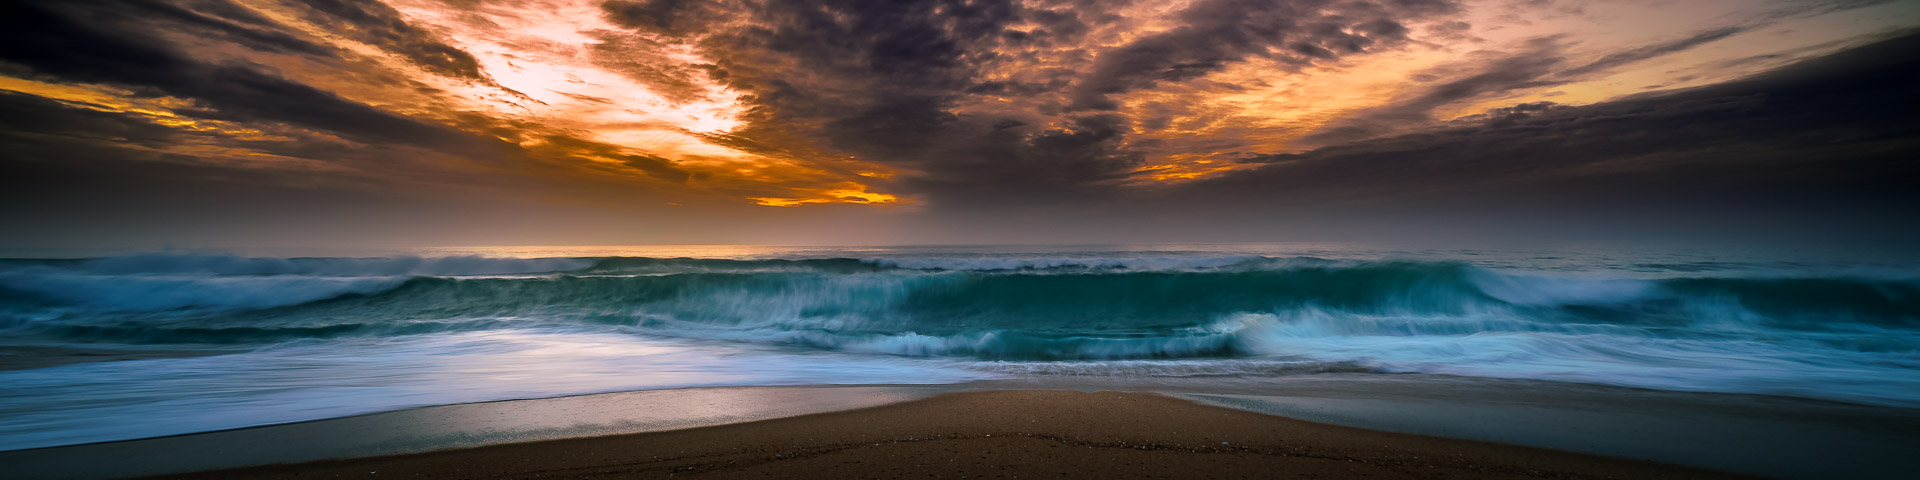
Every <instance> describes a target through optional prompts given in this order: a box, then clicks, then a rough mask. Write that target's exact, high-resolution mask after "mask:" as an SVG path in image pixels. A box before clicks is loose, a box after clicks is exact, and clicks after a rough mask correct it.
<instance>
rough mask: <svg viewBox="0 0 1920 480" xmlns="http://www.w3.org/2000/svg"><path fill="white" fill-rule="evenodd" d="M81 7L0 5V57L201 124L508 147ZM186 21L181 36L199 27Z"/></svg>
mask: <svg viewBox="0 0 1920 480" xmlns="http://www.w3.org/2000/svg"><path fill="white" fill-rule="evenodd" d="M88 6H89V5H86V2H72V3H60V4H57V5H41V4H32V3H9V4H8V5H7V6H5V7H0V17H4V18H6V19H7V20H5V21H6V22H7V23H6V24H3V25H0V60H4V61H6V62H11V63H14V64H17V65H20V66H23V67H25V68H26V69H27V71H28V72H29V75H34V76H43V77H52V78H57V79H59V80H63V81H70V82H81V83H93V84H107V85H114V86H118V87H122V88H126V89H129V90H132V91H134V92H137V93H143V94H149V95H169V96H174V97H180V98H186V99H192V100H195V101H199V102H204V105H205V107H206V110H204V111H202V112H199V113H201V116H203V117H205V118H211V119H217V120H228V121H239V122H286V123H291V124H296V125H301V126H304V127H309V128H314V129H317V130H322V131H327V132H334V133H337V134H339V135H340V136H342V137H346V138H349V139H353V140H357V141H361V142H365V143H377V144H389V143H399V144H412V145H420V146H423V147H430V148H435V149H442V150H447V151H452V152H457V153H463V154H468V155H472V156H475V157H482V158H485V157H496V156H498V155H499V152H500V151H501V150H502V149H503V148H504V147H505V146H504V145H501V144H499V143H498V142H490V141H487V140H484V139H480V138H476V137H473V136H470V135H466V134H463V133H460V132H458V131H455V130H452V129H449V128H445V127H442V126H439V125H433V124H429V123H425V122H421V121H418V120H414V119H411V118H408V117H404V116H400V115H395V114H392V113H388V112H386V111H382V110H380V109H377V108H373V107H371V106H368V105H365V104H362V103H358V102H354V101H350V100H346V99H343V98H341V97H340V96H338V95H336V94H334V93H332V92H328V91H325V90H321V89H318V88H314V87H312V86H309V85H306V84H302V83H299V82H295V81H291V80H288V79H286V78H282V77H279V76H276V75H273V74H271V73H267V72H263V71H261V70H260V69H259V68H258V67H256V66H252V65H245V64H238V63H210V62H206V61H202V60H199V59H195V58H192V57H190V56H188V55H187V54H185V53H184V52H182V51H180V50H179V49H178V48H177V47H175V46H174V45H173V42H169V41H167V40H165V37H164V36H162V35H163V34H164V33H167V32H174V31H180V27H181V25H180V24H179V23H178V21H177V18H175V17H146V16H142V15H139V14H138V12H132V11H125V10H119V9H106V8H84V7H88ZM198 25H199V22H197V21H196V22H191V24H190V25H188V26H189V27H191V28H189V29H187V31H196V30H197V29H198Z"/></svg>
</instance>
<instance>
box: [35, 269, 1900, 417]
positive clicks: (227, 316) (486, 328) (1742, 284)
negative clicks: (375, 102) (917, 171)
mask: <svg viewBox="0 0 1920 480" xmlns="http://www.w3.org/2000/svg"><path fill="white" fill-rule="evenodd" d="M323 253H326V254H323V255H315V254H314V251H299V252H290V251H276V250H274V249H251V250H245V249H237V250H219V251H213V250H169V251H160V252H147V253H124V252H123V253H114V254H108V255H96V256H56V257H57V258H49V257H48V256H45V255H40V256H34V255H15V256H18V257H24V258H12V259H4V260H0V360H10V361H13V362H14V363H13V364H12V365H13V366H12V367H10V368H11V369H8V370H0V450H17V449H27V448H38V447H50V446H59V445H72V444H83V443H94V442H105V441H116V440H127V439H135V438H147V437H157V436H166V435H178V434H186V433H194V432H205V431H213V430H223V429H233V428H240V427H248V426H257V425H268V424H278V423H288V422H299V421H306V420H316V419H325V418H335V417H344V416H351V415H359V414H366V413H373V412H382V411H391V410H398V409H406V408H412V407H421V406H432V405H447V404H458V403H470V402H485V401H496V400H509V399H527V398H545V397H558V396H569V395H580V394H589V393H601V392H618V391H634V390H657V389H675V388H688V387H711V386H764V385H857V384H873V385H901V384H958V383H966V382H976V381H992V380H1009V379H1024V380H1032V381H1040V382H1044V381H1046V380H1047V379H1100V380H1102V381H1106V382H1122V383H1124V382H1129V381H1138V382H1153V381H1158V380H1165V379H1180V380H1181V381H1186V382H1194V381H1201V382H1204V381H1221V382H1286V381H1289V379H1297V378H1306V377H1309V376H1314V375H1322V374H1344V375H1349V376H1353V375H1362V376H1365V375H1379V376H1382V377H1383V378H1384V377H1388V376H1393V375H1404V374H1436V375H1448V376H1461V377H1484V378H1491V379H1525V380H1543V381H1553V382H1572V383H1581V384H1598V385H1610V386H1621V387H1634V388H1641V389H1652V390H1672V391H1687V392H1721V393H1737V394H1755V395H1770V396H1786V397H1800V398H1807V399H1817V400H1825V401H1833V402H1845V403H1855V404H1864V405H1873V406H1891V407H1907V408H1913V407H1920V258H1916V255H1913V254H1912V252H1907V253H1904V254H1903V253H1899V252H1893V253H1889V252H1887V251H1848V250H1835V249H1829V250H1821V249H1803V250H1783V249H1774V250H1740V249H1728V248H1695V249H1684V248H1614V247H1604V248H1603V247H1592V246H1587V247H1564V248H1550V249H1543V248H1526V249H1504V250H1496V249H1486V250H1480V249H1457V248H1454V249H1412V248H1394V247H1386V246H1377V245H1362V244H1307V243H1293V244H1234V245H1095V246H1086V245H1077V246H913V247H845V248H838V247H836V248H829V247H765V246H593V247H475V248H421V249H366V250H356V251H351V252H344V253H340V252H323ZM6 357H12V358H11V359H8V358H6ZM97 360H114V361H97Z"/></svg>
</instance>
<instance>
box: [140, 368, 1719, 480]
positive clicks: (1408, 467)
mask: <svg viewBox="0 0 1920 480" xmlns="http://www.w3.org/2000/svg"><path fill="white" fill-rule="evenodd" d="M667 476H676V477H679V476H693V477H700V478H902V477H914V478H962V477H964V478H984V477H1001V478H1010V477H1029V478H1099V477H1109V478H1110V477H1120V478H1149V477H1151V478H1219V477H1237V478H1244V477H1262V478H1274V477H1278V478H1411V477H1420V478H1715V477H1733V476H1734V475H1731V474H1723V473H1717V472H1709V471H1704V470H1697V469H1691V468H1686V467H1678V466H1670V465H1663V464H1656V463H1649V462H1641V461H1634V460H1625V459H1616V458H1609V457H1600V456H1593V455H1584V454H1577V453H1567V452H1559V451H1552V450H1543V449H1536V448H1529V447H1520V446H1511V445H1501V444H1493V443H1484V442H1475V441H1468V440H1455V439H1445V438H1438V437H1428V436H1420V435H1408V434H1399V433H1388V432H1381V431H1374V430H1364V429H1358V428H1350V427H1341V426H1334V425H1326V424H1320V423H1312V422H1306V421H1300V420H1293V419H1288V418H1283V417H1275V416H1269V415H1263V414H1258V413H1251V412H1246V411H1240V410H1232V409H1227V408H1219V407H1212V406H1204V405H1199V404H1195V403H1191V402H1188V401H1185V400H1180V399H1175V398H1170V397H1166V396H1161V395H1155V394H1140V393H1113V392H1099V393H1083V392H1072V391H1033V390H1027V391H1020V390H1010V391H986V392H966V393H952V394H944V395H939V396H935V397H932V398H929V399H925V400H919V401H912V402H906V403H899V404H893V405H886V406H881V407H874V408H867V409H861V410H851V411H843V412H834V413H823V414H815V415H806V416H800V417H791V418H782V419H775V420H765V421H758V422H751V423H742V424H733V425H722V426H714V427H704V428H694V429H688V430H677V431H668V432H654V433H641V434H632V435H614V436H603V437H592V438H579V439H569V440H554V441H544V442H532V443H518V444H507V445H496V446H488V447H479V448H470V449H461V450H449V451H440V452H430V453H422V454H410V455H396V456H387V457H371V458H359V459H349V460H330V461H321V462H311V463H300V464H286V465H269V466H263V467H252V468H243V469H235V470H223V471H214V472H202V473H196V474H189V475H170V476H168V478H482V477H485V478H532V477H540V478H627V477H667Z"/></svg>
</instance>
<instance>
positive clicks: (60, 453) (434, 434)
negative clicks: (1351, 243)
mask: <svg viewBox="0 0 1920 480" xmlns="http://www.w3.org/2000/svg"><path fill="white" fill-rule="evenodd" d="M1038 390H1072V391H1080V392H1094V391H1125V392H1140V393H1156V394H1161V395H1164V396H1166V397H1167V398H1173V399H1179V401H1181V402H1182V403H1187V402H1192V403H1193V404H1200V405H1210V407H1208V408H1214V407H1229V408H1234V409H1238V410H1241V411H1249V412H1256V414H1260V415H1263V416H1274V417H1275V418H1280V417H1285V418H1288V419H1292V420H1294V421H1307V422H1317V423H1316V424H1328V425H1341V426H1343V427H1354V428H1361V429H1368V430H1370V431H1380V432H1383V433H1385V432H1397V433H1399V434H1415V435H1430V436H1435V437H1446V438H1449V439H1461V440H1462V441H1481V442H1492V443H1502V444H1510V445H1526V446H1531V447H1539V448H1548V449H1555V450H1561V451H1567V452H1581V453H1585V454H1593V455H1605V456H1611V457H1620V458H1627V459H1635V460H1648V461H1656V462H1664V463H1669V464H1679V465H1688V466H1691V467H1696V468H1706V469H1712V470H1719V471H1729V472H1740V473H1746V474H1759V475H1768V476H1778V477H1787V478H1820V477H1831V476H1848V477H1856V478H1875V477H1881V478H1897V476H1896V475H1892V474H1889V473H1888V472H1895V471H1900V469H1902V468H1910V466H1911V462H1910V461H1908V460H1906V456H1907V454H1908V452H1911V451H1912V450H1913V449H1914V448H1916V447H1920V436H1916V435H1914V433H1916V432H1920V409H1903V408H1897V407H1873V406H1863V405H1853V404H1843V403H1834V402H1827V401H1819V400H1805V399H1794V398H1787V397H1765V396H1754V395H1740V394H1706V393H1689V392H1670V391H1655V390H1642V389H1633V388H1625V387H1607V386H1598V385H1586V384H1566V383H1558V382H1541V381H1523V380H1491V379H1483V378H1474V377H1450V376H1440V375H1421V374H1399V375H1358V374H1322V375H1303V376H1296V377H1286V378H1280V379H1267V380H1265V381H1261V382H1223V381H1221V380H1220V379H1159V380H1155V381H1143V380H1142V379H1130V380H1129V379H1047V380H1046V381H1036V380H1005V381H983V382H970V383H962V384H946V385H839V386H766V387H703V388H686V389H673V390H646V391H634V392H620V393H605V394H589V395H575V396H566V397H554V398H543V399H533V400H506V401H493V402H480V403H470V404H458V405H446V406H436V407H421V408H412V409H404V410H397V411H389V412H383V413H374V414H366V415H357V416H351V417H341V418H332V419H325V420H313V421H305V422H296V423H290V424H276V425H268V426H259V427H248V428H240V429H230V430H222V431H217V432H205V433H196V434H187V435H177V436H169V437H158V438H147V439H137V440H123V441H115V442H104V443H90V444H82V445H72V446H61V447H44V448H35V449H26V450H13V451H5V452H0V463H5V464H8V465H10V466H14V468H13V469H14V471H15V473H14V474H12V475H9V477H19V478H56V477H59V478H70V477H71V478H121V477H132V476H140V475H161V474H176V473H181V472H194V471H210V470H217V469H222V468H234V467H245V466H249V465H261V464H271V463H289V462H305V461H315V460H322V459H329V458H334V459H337V458H369V457H379V456H383V455H395V454H409V453H418V452H438V451H460V450H465V449H473V448H492V447H494V446H500V445H503V444H504V445H518V444H526V443H527V442H543V441H555V440H563V439H584V438H602V437H608V436H618V435H627V434H635V433H643V432H660V431H670V430H671V431H680V430H685V429H698V428H711V427H712V426H714V425H726V424H740V423H742V422H759V421H767V420H770V419H781V418H793V417H798V416H807V415H816V414H824V413H829V412H845V411H851V410H858V409H863V408H874V407H880V406H886V405H895V404H900V403H902V402H908V403H910V402H915V401H920V400H924V399H926V398H928V397H932V396H936V395H940V394H946V393H954V392H975V393H978V392H994V391H1038ZM98 458H115V459H118V461H115V462H97V461H91V460H92V459H98Z"/></svg>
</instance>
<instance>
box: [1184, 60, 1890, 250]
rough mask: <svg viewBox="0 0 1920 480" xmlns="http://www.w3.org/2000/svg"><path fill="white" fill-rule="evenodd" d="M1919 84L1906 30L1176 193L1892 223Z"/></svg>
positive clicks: (1470, 208)
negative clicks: (1811, 55) (1697, 82)
mask: <svg viewBox="0 0 1920 480" xmlns="http://www.w3.org/2000/svg"><path fill="white" fill-rule="evenodd" d="M1916 78H1920V34H1910V35H1907V36H1904V37H1900V38H1897V39H1894V40H1889V41H1885V42H1881V43H1876V44H1873V45H1869V46H1866V47H1862V48H1857V49H1854V50H1849V51H1845V52H1841V53H1838V54H1834V55H1831V56H1827V57H1822V58H1817V59H1813V60H1808V61H1803V62H1800V63H1797V64H1794V65H1792V66H1789V67H1786V68H1782V69H1779V70H1776V71H1772V72H1769V73H1766V74H1763V75H1759V76H1755V77H1752V78H1748V79H1745V80H1740V81H1735V82H1728V83H1723V84H1718V85H1713V86H1707V87H1700V88H1693V89H1687V90H1681V91H1675V92H1669V93H1661V94H1649V95H1642V96H1638V97H1632V98H1627V99H1622V100H1617V101H1612V102H1606V103H1601V104H1595V105H1589V106H1581V107H1566V106H1555V105H1550V104H1526V105H1519V106H1515V107H1511V108H1508V109H1501V110H1495V111H1492V112H1489V113H1488V114H1486V115H1483V116H1480V117H1477V118H1473V119H1471V120H1470V121H1469V122H1468V123H1469V125H1466V126H1460V127H1455V128H1448V129H1442V130H1438V131H1433V132H1428V133H1420V134H1413V135H1403V136H1397V137H1390V138H1383V139H1378V140H1372V141H1366V142H1361V143H1355V144H1349V145H1342V146H1336V147H1328V148H1322V149H1319V150H1315V151H1311V152H1307V153H1302V154H1291V155H1268V156H1261V157H1256V158H1254V159H1253V161H1257V162H1264V163H1267V164H1268V165H1265V166H1263V167H1261V168H1257V169H1254V170H1249V171H1244V172H1240V173H1239V174H1235V175H1231V176H1227V177H1224V178H1219V179H1214V180H1207V181H1201V182H1196V183H1194V184H1191V185H1188V186H1185V187H1183V188H1182V189H1181V190H1180V191H1179V192H1178V193H1177V194H1174V196H1173V197H1174V198H1173V199H1169V201H1174V202H1176V203H1183V204H1194V203H1205V204H1212V205H1247V206H1251V205H1259V206H1262V207H1266V208H1272V209H1274V210H1280V209H1285V208H1293V209H1305V208H1310V209H1315V210H1320V211H1324V212H1354V211H1369V210H1371V211H1397V212H1402V213H1405V212H1423V211H1424V212H1434V211H1453V212H1521V213H1537V214H1543V215H1558V216H1559V219H1560V220H1566V219H1567V216H1568V214H1569V213H1570V212H1580V213H1579V215H1600V214H1604V213H1606V212H1623V211H1632V212H1641V213H1657V214H1661V215H1674V216H1680V217H1685V218H1687V219H1691V220H1701V221H1711V220H1712V219H1717V218H1734V217H1738V216H1740V215H1743V214H1744V215H1749V216H1752V217H1755V218H1771V219H1773V220H1776V221H1778V222H1780V223H1782V224H1785V225H1799V224H1796V223H1794V222H1795V221H1804V220H1807V219H1809V218H1823V219H1827V220H1836V219H1851V220H1856V221H1858V222H1865V224H1866V225H1868V226H1870V227H1872V228H1880V227H1887V226H1889V225H1884V224H1876V223H1875V222H1886V221H1888V220H1890V219H1899V218H1902V217H1905V218H1906V219H1907V220H1911V213H1912V212H1914V211H1920V190H1915V189H1914V188H1913V186H1912V180H1913V179H1915V178H1920V161H1916V160H1920V112H1916V111H1915V110H1914V109H1912V108H1911V106H1912V105H1920V91H1916V90H1914V89H1913V88H1911V82H1912V81H1913V80H1914V79H1916ZM1874 225H1877V226H1874ZM1853 226H1854V227H1861V226H1862V225H1861V224H1858V223H1856V224H1855V225H1853ZM1899 228H1909V229H1910V225H1908V226H1900V227H1899Z"/></svg>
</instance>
